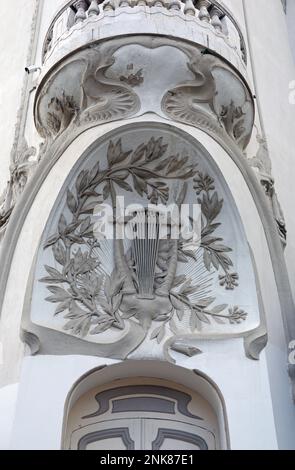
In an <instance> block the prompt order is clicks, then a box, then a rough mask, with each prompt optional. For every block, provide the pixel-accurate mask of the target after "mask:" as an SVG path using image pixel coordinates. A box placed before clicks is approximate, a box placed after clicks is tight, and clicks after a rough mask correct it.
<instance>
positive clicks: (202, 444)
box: [152, 428, 208, 450]
mask: <svg viewBox="0 0 295 470" xmlns="http://www.w3.org/2000/svg"><path fill="white" fill-rule="evenodd" d="M165 439H175V440H177V441H184V442H188V443H190V444H193V445H195V446H197V447H199V450H208V445H207V443H206V441H205V440H204V439H203V438H202V437H201V436H198V435H197V434H192V433H190V432H187V431H180V430H177V429H166V428H159V429H158V434H157V437H156V439H155V440H154V441H153V442H152V450H161V447H162V445H163V443H164V441H165Z"/></svg>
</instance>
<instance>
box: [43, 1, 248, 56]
mask: <svg viewBox="0 0 295 470" xmlns="http://www.w3.org/2000/svg"><path fill="white" fill-rule="evenodd" d="M127 8H132V9H133V10H138V11H140V10H143V11H145V12H146V11H147V10H148V11H150V12H156V11H160V10H161V9H164V10H166V11H165V13H166V14H168V15H180V16H183V17H184V19H188V18H189V17H190V18H191V19H192V18H193V17H194V19H195V25H196V27H197V25H198V23H199V24H202V26H204V25H205V24H206V25H207V26H208V28H209V29H211V30H212V31H213V32H215V34H217V36H220V37H223V38H224V40H225V41H226V42H227V44H230V46H231V47H232V48H234V49H235V50H236V51H237V53H238V55H239V57H240V59H241V60H242V61H243V63H244V64H247V53H246V46H245V41H244V38H243V34H242V32H241V30H240V28H239V26H238V24H237V22H236V20H235V19H234V18H233V16H232V15H231V13H230V12H229V11H228V10H227V9H226V8H225V7H224V6H222V5H220V4H219V3H218V2H217V1H216V0H213V1H212V0H211V1H209V0H194V1H193V0H182V1H180V0H78V1H77V0H75V1H73V0H72V1H70V2H68V3H67V4H66V5H65V6H64V7H63V9H61V10H60V11H59V13H58V15H57V16H56V17H55V18H54V20H53V21H52V23H51V25H50V28H49V30H48V33H47V35H46V38H45V42H44V48H43V63H44V62H45V61H46V58H47V56H48V55H49V54H50V51H51V50H52V49H53V48H54V46H55V45H56V44H57V42H58V41H59V40H60V39H61V38H62V36H63V35H64V34H66V33H68V32H69V31H70V30H71V29H72V28H74V27H75V25H77V24H79V23H83V22H87V21H89V18H92V19H93V17H97V19H99V18H103V17H104V16H108V17H110V16H112V15H116V13H117V10H119V9H120V10H122V9H127ZM122 28H123V27H122Z"/></svg>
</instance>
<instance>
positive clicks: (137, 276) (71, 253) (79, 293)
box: [41, 137, 247, 354]
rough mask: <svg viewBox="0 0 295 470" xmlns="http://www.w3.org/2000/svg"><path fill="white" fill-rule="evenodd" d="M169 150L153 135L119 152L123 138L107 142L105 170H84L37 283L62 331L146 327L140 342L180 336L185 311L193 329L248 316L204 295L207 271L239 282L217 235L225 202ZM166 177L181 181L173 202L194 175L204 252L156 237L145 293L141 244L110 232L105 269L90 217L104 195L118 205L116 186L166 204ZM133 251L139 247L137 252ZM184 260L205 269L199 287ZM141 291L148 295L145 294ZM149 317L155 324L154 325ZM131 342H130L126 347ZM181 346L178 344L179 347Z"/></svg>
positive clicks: (83, 332)
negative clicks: (60, 318)
mask: <svg viewBox="0 0 295 470" xmlns="http://www.w3.org/2000/svg"><path fill="white" fill-rule="evenodd" d="M167 149H168V146H167V145H166V144H165V143H164V142H163V139H162V138H161V137H160V138H158V139H155V138H151V139H150V140H149V141H148V142H147V143H143V144H141V145H139V146H138V147H137V148H136V149H135V150H125V149H123V145H122V141H121V139H119V140H117V141H116V142H113V141H110V143H109V146H108V151H107V168H106V169H103V170H102V169H101V168H100V164H99V163H97V164H96V165H95V166H94V167H93V168H91V169H90V170H82V171H81V173H80V174H79V175H78V177H77V179H76V183H75V190H68V192H67V200H66V203H67V209H68V210H67V215H65V214H62V215H61V216H60V219H59V222H58V227H57V231H56V233H54V234H53V235H52V236H51V237H50V238H49V239H48V240H47V242H46V244H45V248H49V247H50V248H51V249H52V252H53V256H54V259H55V261H56V263H57V264H58V266H59V268H58V269H56V268H53V267H51V266H45V269H46V271H47V275H46V276H45V277H44V278H43V279H41V281H42V282H45V283H46V284H47V286H48V290H49V292H50V296H49V297H47V299H46V300H47V301H49V302H52V303H55V304H57V308H56V311H55V314H56V315H59V314H63V315H64V318H65V319H66V323H65V324H64V327H63V328H64V330H66V331H69V332H71V334H73V335H77V336H81V337H85V336H87V335H99V334H101V333H103V332H105V331H107V330H109V329H110V328H116V329H121V330H123V331H125V329H126V328H127V325H129V327H130V325H131V329H132V326H135V325H136V326H137V327H138V326H141V328H142V330H143V332H144V333H143V336H142V340H141V342H142V341H143V340H144V338H146V337H148V338H149V339H150V340H154V341H157V342H158V343H161V342H162V341H163V340H164V339H165V337H166V335H167V334H168V335H169V334H170V336H171V335H175V336H176V337H177V334H178V331H179V327H180V325H181V323H182V320H183V318H184V316H185V315H189V316H190V320H189V324H190V329H191V332H194V331H195V330H196V329H200V328H201V324H202V323H203V324H209V323H211V320H214V321H215V322H216V323H218V324H223V323H224V322H229V323H230V324H238V323H240V322H241V321H243V320H245V319H246V317H247V313H246V312H244V311H243V310H242V309H240V308H239V307H238V306H234V307H229V308H228V305H225V304H223V305H213V304H214V303H215V301H216V299H215V298H214V297H212V296H208V295H206V293H204V282H205V284H206V285H209V281H208V276H210V273H212V271H219V270H222V271H223V272H224V274H223V277H222V278H221V277H220V284H221V285H225V286H226V288H227V289H233V288H235V287H236V286H237V285H238V284H237V279H238V276H237V274H236V273H231V272H230V268H231V267H232V265H233V263H232V260H231V258H230V257H229V253H230V252H231V251H232V250H231V248H229V247H227V246H226V245H224V244H223V243H222V242H223V240H222V238H221V237H218V236H215V235H214V232H215V231H216V230H217V228H218V227H219V226H220V225H221V224H220V222H217V218H218V216H219V215H220V213H221V211H222V207H223V200H221V199H219V197H218V194H217V191H215V182H214V179H213V178H211V177H210V176H209V175H204V174H202V173H201V172H199V171H198V170H197V164H196V163H195V164H192V163H190V158H189V157H188V156H186V155H169V156H167V155H166V153H167ZM171 180H177V181H183V185H182V187H181V189H180V190H179V191H178V194H177V195H176V196H175V202H176V203H177V204H178V205H180V204H182V203H183V201H184V200H185V197H186V194H187V189H188V183H189V182H190V181H192V180H193V184H194V188H195V190H196V194H197V198H198V202H199V203H200V204H201V205H202V212H203V215H202V237H201V245H200V248H199V250H200V251H201V252H202V257H199V258H198V255H197V253H195V252H194V251H193V250H191V249H188V248H187V244H189V242H190V241H185V240H183V239H182V238H180V239H178V240H174V239H172V238H171V236H170V237H169V236H168V239H166V240H158V245H157V249H156V250H154V253H155V254H154V267H152V270H151V271H152V272H151V273H150V274H149V271H148V270H147V269H146V270H145V271H144V272H145V274H144V276H146V277H147V276H149V275H151V277H152V282H151V284H150V288H149V290H148V291H146V290H144V289H143V286H142V282H145V279H143V277H142V275H141V272H142V271H141V269H140V267H142V266H140V263H144V261H142V259H143V258H144V257H145V250H146V248H144V249H143V248H142V247H141V246H140V243H139V242H138V244H137V247H135V248H134V246H132V245H131V247H130V248H129V249H128V250H127V251H125V250H124V245H123V241H122V240H121V239H117V238H116V237H115V240H114V241H113V256H114V265H115V268H114V270H113V271H112V272H111V273H108V272H107V267H106V266H104V265H103V263H102V261H101V259H100V256H99V253H100V249H101V247H100V244H101V241H99V240H97V239H96V238H95V237H94V233H93V231H94V227H93V220H92V217H91V214H92V212H93V210H94V207H95V206H97V204H101V203H102V202H104V201H106V200H107V199H108V198H110V199H111V200H112V203H113V207H115V201H116V195H117V190H124V191H127V192H131V191H134V192H135V193H137V194H138V195H139V196H140V197H142V198H144V199H145V200H150V201H152V202H153V204H158V203H162V204H167V202H168V201H169V198H170V197H171V190H170V189H171V188H170V186H169V184H168V182H169V181H171ZM69 213H70V214H71V217H70V218H69V215H68V214H69ZM134 243H135V242H134ZM136 250H137V251H136ZM138 250H143V251H142V252H141V255H140V256H138V254H137V252H138ZM189 259H191V260H194V261H195V262H196V263H202V265H203V267H205V269H206V271H207V272H208V275H204V276H203V278H202V280H201V284H203V285H199V284H198V283H194V280H193V279H190V278H189V277H188V276H186V275H177V266H178V265H179V263H187V262H188V261H189ZM150 264H151V261H150ZM143 267H144V268H145V267H146V266H145V265H144V266H143ZM145 284H147V282H145ZM205 290H206V289H205ZM142 292H146V293H147V294H149V295H146V294H145V295H142ZM153 322H158V323H159V325H158V326H156V327H155V326H153V327H152V325H153ZM137 343H138V341H137ZM137 343H136V347H137V346H138V344H137ZM134 347H135V343H134V344H133V345H131V346H130V351H132V350H133V349H134ZM183 348H184V346H183V347H182V346H179V347H178V350H179V351H180V350H181V349H183ZM184 349H185V350H184ZM184 349H183V353H184V354H191V353H192V351H193V349H194V348H190V347H185V348H184ZM197 352H198V350H196V353H197Z"/></svg>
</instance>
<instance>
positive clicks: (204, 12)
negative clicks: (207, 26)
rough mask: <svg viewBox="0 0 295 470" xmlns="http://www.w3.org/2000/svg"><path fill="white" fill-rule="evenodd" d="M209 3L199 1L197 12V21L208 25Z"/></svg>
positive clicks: (203, 0)
mask: <svg viewBox="0 0 295 470" xmlns="http://www.w3.org/2000/svg"><path fill="white" fill-rule="evenodd" d="M210 5H211V2H209V1H208V0H199V1H198V8H199V10H200V12H199V19H200V20H201V21H205V22H206V23H210V14H209V11H208V8H209V7H210Z"/></svg>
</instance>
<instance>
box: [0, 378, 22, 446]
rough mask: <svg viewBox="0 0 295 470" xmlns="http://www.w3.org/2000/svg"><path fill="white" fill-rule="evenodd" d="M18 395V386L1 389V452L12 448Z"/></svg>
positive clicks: (13, 385)
mask: <svg viewBox="0 0 295 470" xmlns="http://www.w3.org/2000/svg"><path fill="white" fill-rule="evenodd" d="M17 394H18V384H12V385H8V386H7V387H3V388H1V389H0V416H1V420H0V450H7V449H8V448H9V447H10V439H11V433H12V429H13V421H14V416H15V406H16V401H17Z"/></svg>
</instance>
